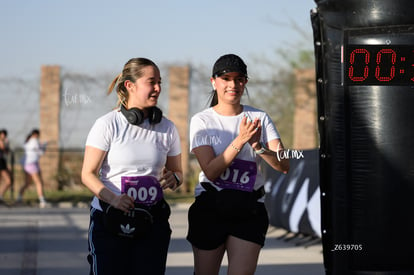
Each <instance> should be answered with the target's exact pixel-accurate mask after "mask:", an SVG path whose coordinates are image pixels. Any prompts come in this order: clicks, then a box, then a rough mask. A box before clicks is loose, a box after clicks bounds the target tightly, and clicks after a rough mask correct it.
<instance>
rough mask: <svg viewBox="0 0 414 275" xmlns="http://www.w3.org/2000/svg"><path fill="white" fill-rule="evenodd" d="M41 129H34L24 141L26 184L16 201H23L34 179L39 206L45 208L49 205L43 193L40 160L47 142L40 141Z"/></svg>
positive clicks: (23, 161) (23, 160) (23, 163)
mask: <svg viewBox="0 0 414 275" xmlns="http://www.w3.org/2000/svg"><path fill="white" fill-rule="evenodd" d="M39 138H40V131H39V129H33V130H32V131H31V132H30V134H29V135H28V136H27V138H26V141H25V143H24V156H23V159H22V161H21V162H22V165H23V170H24V173H25V181H24V185H23V186H22V187H21V188H20V190H19V193H18V194H17V198H16V202H17V203H21V202H22V200H23V194H24V192H25V190H26V189H27V187H29V185H30V183H31V182H32V181H33V182H34V184H35V185H36V192H37V196H38V197H39V207H40V208H44V207H46V206H47V205H48V203H47V201H46V200H45V196H44V193H43V177H42V173H41V171H40V165H39V160H40V157H41V156H42V155H43V154H44V153H45V150H46V146H47V143H46V142H40V140H39Z"/></svg>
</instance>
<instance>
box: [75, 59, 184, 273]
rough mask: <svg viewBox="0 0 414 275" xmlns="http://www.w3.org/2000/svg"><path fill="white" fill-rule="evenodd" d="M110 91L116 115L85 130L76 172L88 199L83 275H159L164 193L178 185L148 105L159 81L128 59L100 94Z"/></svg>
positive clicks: (164, 134)
mask: <svg viewBox="0 0 414 275" xmlns="http://www.w3.org/2000/svg"><path fill="white" fill-rule="evenodd" d="M114 88H115V89H116V92H117V95H118V108H117V109H116V110H113V111H111V112H109V113H107V114H106V115H104V116H102V117H100V118H98V119H97V120H96V122H95V124H94V125H93V126H92V128H91V130H90V132H89V134H88V137H87V140H86V147H85V155H84V161H83V167H82V182H83V183H84V184H85V185H86V186H87V187H88V188H89V189H90V190H91V191H92V192H93V193H94V194H95V197H94V198H93V200H92V203H91V215H90V227H89V241H88V242H89V255H88V261H89V263H90V274H91V275H92V274H94V275H97V274H98V275H104V274H111V275H112V274H152V275H158V274H159V275H161V274H164V273H165V269H166V261H167V252H168V246H169V242H170V238H171V228H170V224H169V217H170V213H171V210H170V206H169V205H168V203H167V202H166V201H165V199H164V190H165V189H167V188H169V189H172V190H176V189H177V188H178V186H180V184H181V183H182V176H183V175H182V165H181V145H180V138H179V135H178V131H177V129H176V127H175V125H174V124H173V122H171V121H170V120H168V119H167V118H166V117H164V116H163V114H162V112H161V110H160V109H159V108H158V107H157V106H156V105H157V102H158V97H159V96H160V93H161V76H160V70H159V68H158V66H157V65H156V64H155V63H154V62H153V61H151V60H149V59H147V58H132V59H130V60H129V61H128V62H127V63H126V64H125V66H124V68H123V71H122V73H121V74H119V75H118V76H117V77H115V79H114V80H113V81H112V83H111V85H110V86H109V88H108V94H109V93H111V92H112V90H113V89H114ZM125 215H127V216H128V217H131V218H130V219H127V218H126V217H125ZM126 219H127V220H126ZM122 221H124V222H122Z"/></svg>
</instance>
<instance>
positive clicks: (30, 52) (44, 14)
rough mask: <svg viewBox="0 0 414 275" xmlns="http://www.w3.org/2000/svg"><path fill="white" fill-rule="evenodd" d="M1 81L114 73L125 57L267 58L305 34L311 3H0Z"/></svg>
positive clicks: (261, 0) (37, 0)
mask: <svg viewBox="0 0 414 275" xmlns="http://www.w3.org/2000/svg"><path fill="white" fill-rule="evenodd" d="M0 3H1V4H2V5H1V8H0V35H1V43H0V60H1V66H0V79H1V78H3V77H9V76H20V77H21V76H23V75H25V74H34V75H38V74H39V72H40V66H41V65H61V66H62V67H65V68H67V69H69V70H72V71H73V70H74V71H76V70H79V71H82V72H90V73H93V72H94V71H95V70H99V71H110V72H111V71H114V72H115V71H116V72H117V71H118V70H120V69H121V68H122V66H123V64H124V63H125V62H126V61H127V60H128V59H129V58H131V57H137V56H143V57H148V58H150V59H153V60H154V61H155V62H156V63H158V64H161V63H178V64H187V63H192V64H200V63H201V64H207V65H208V66H209V67H210V66H212V64H213V63H214V61H215V60H216V59H217V58H218V57H219V56H220V55H222V54H224V53H228V52H233V53H236V54H239V55H240V56H242V57H243V58H244V59H247V60H246V61H247V63H249V62H248V61H249V60H248V59H249V58H250V56H254V55H269V56H270V55H272V54H274V52H275V49H278V48H284V47H289V46H290V44H289V43H290V42H291V41H294V40H295V39H297V37H298V36H299V34H298V33H297V32H295V31H293V30H292V27H291V23H292V22H295V24H297V25H298V26H299V27H301V28H302V29H303V30H305V31H309V33H311V32H312V29H311V23H310V15H309V14H310V10H311V9H312V8H314V7H316V4H315V2H314V1H312V0H290V1H289V0H288V1H280V0H256V1H255V0H238V1H235V0H229V1H219V0H209V1H205V0H192V1H190V0H187V1H186V0H174V1H173V0H171V1H169V0H165V1H157V0H150V1H142V0H135V1H134V0H118V1H110V0H0Z"/></svg>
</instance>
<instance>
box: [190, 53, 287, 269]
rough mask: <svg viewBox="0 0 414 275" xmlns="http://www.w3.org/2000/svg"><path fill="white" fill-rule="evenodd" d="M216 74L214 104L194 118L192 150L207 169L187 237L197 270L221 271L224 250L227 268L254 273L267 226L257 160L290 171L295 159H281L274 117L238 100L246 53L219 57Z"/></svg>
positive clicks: (191, 127)
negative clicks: (243, 55) (242, 55)
mask: <svg viewBox="0 0 414 275" xmlns="http://www.w3.org/2000/svg"><path fill="white" fill-rule="evenodd" d="M210 81H211V84H212V86H213V96H212V100H211V104H210V108H208V109H206V110H204V111H202V112H199V113H197V114H196V115H194V116H193V117H192V119H191V125H190V150H191V152H192V153H194V154H195V156H196V157H197V160H198V162H199V164H200V167H201V170H202V171H201V172H200V175H199V181H200V183H199V184H197V186H196V189H195V196H196V200H195V202H194V203H193V204H192V206H191V207H190V209H189V213H188V220H189V231H188V235H187V240H188V241H189V242H190V243H191V244H192V246H193V252H194V266H195V274H196V275H203V274H208V275H212V274H218V273H219V270H220V265H221V262H222V259H223V256H224V253H225V252H226V251H227V256H228V274H237V275H240V274H254V272H255V270H256V266H257V260H258V256H259V252H260V249H261V248H262V247H263V245H264V241H265V236H266V232H267V228H268V225H269V220H268V215H267V212H266V209H265V206H264V197H263V196H264V188H263V185H264V179H263V177H262V175H261V172H260V170H259V169H258V167H259V163H260V161H261V160H264V161H266V162H267V163H268V164H269V165H270V166H271V167H273V168H274V169H275V170H278V171H281V172H284V173H287V172H288V170H289V161H288V160H287V159H280V158H278V155H277V154H278V151H281V150H283V145H282V142H281V140H280V136H279V133H278V132H277V129H276V127H275V125H274V124H273V122H272V120H271V119H270V117H269V116H268V115H267V114H266V113H265V112H263V111H261V110H259V109H256V108H253V107H251V106H247V105H242V104H241V103H240V100H241V97H242V95H243V93H244V90H245V86H246V84H247V81H248V78H247V67H246V64H245V63H244V62H243V60H242V59H241V58H240V57H238V56H237V55H234V54H227V55H223V56H221V57H220V58H219V59H218V60H217V61H216V63H215V64H214V67H213V72H212V77H211V78H210ZM279 154H280V153H279Z"/></svg>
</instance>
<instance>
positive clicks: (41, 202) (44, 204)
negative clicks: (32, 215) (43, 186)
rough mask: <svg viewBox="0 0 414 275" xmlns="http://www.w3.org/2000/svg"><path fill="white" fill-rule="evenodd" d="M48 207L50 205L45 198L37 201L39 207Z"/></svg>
mask: <svg viewBox="0 0 414 275" xmlns="http://www.w3.org/2000/svg"><path fill="white" fill-rule="evenodd" d="M50 207H51V205H50V203H49V202H47V201H45V200H43V201H40V202H39V208H50Z"/></svg>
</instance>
